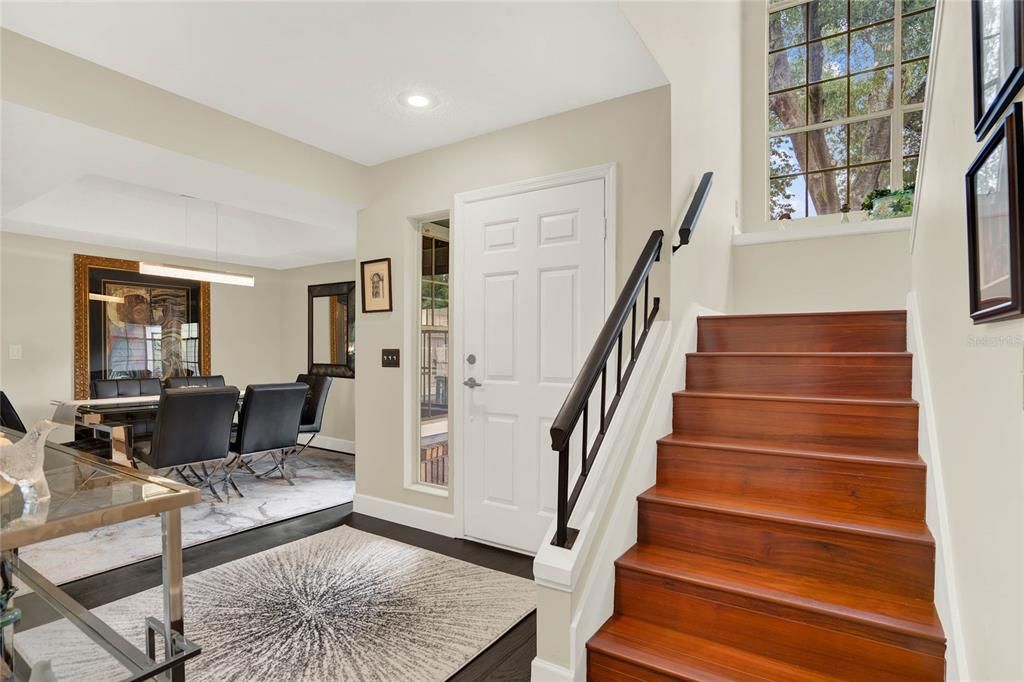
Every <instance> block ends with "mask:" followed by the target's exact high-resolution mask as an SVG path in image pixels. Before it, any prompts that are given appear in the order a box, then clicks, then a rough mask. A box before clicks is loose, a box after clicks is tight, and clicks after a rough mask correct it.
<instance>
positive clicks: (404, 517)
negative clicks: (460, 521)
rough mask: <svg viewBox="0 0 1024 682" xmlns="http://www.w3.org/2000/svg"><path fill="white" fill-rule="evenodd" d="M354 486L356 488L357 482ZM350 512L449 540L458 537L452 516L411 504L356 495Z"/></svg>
mask: <svg viewBox="0 0 1024 682" xmlns="http://www.w3.org/2000/svg"><path fill="white" fill-rule="evenodd" d="M356 485H357V486H358V482H357V483H356ZM352 511H354V512H356V513H357V514H366V515H367V516H374V517H376V518H378V519H384V520H385V521H391V522H392V523H400V524H402V525H403V526H410V527H412V528H418V529H420V530H425V531H427V532H428V533H437V534H438V535H444V536H445V537H449V538H453V537H456V536H457V535H458V534H457V533H456V532H455V516H454V515H453V514H446V513H444V512H438V511H434V510H432V509H423V508H422V507H414V506H412V505H411V504H403V503H401V502H394V501H392V500H385V499H382V498H380V497H371V496H370V495H362V494H360V493H356V497H355V500H353V504H352Z"/></svg>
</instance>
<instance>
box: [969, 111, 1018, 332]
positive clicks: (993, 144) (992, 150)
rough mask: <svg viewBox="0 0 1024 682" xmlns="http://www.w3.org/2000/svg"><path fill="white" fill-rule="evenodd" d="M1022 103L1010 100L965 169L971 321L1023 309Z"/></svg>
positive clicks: (1005, 315)
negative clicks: (1010, 105) (1005, 112)
mask: <svg viewBox="0 0 1024 682" xmlns="http://www.w3.org/2000/svg"><path fill="white" fill-rule="evenodd" d="M1022 160H1024V107H1022V106H1021V104H1020V102H1017V103H1015V104H1014V105H1013V108H1012V109H1011V110H1010V113H1009V115H1008V116H1006V118H1005V119H1003V122H1002V125H1001V126H1000V127H999V128H997V129H996V131H995V133H993V135H992V137H991V138H990V139H989V141H988V142H987V143H986V144H985V146H984V147H983V148H982V150H981V153H980V154H978V156H977V158H975V160H974V162H973V163H972V164H971V167H970V169H968V171H967V175H966V184H967V256H968V276H969V285H968V290H969V292H970V306H971V318H972V319H973V320H974V323H975V324H982V323H984V322H995V321H997V320H1006V319H1009V318H1013V317H1020V316H1021V315H1024V307H1022V302H1024V301H1022V298H1021V261H1022V260H1024V259H1022V254H1021V250H1022V242H1021V217H1022V216H1021V210H1022V207H1024V195H1022V190H1024V183H1022V179H1021V176H1020V171H1021V166H1020V164H1021V161H1022Z"/></svg>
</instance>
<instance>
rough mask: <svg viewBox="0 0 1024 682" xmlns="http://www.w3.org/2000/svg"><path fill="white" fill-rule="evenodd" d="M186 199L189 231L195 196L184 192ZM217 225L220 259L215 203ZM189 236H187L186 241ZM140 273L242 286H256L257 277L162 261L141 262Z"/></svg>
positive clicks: (217, 254)
mask: <svg viewBox="0 0 1024 682" xmlns="http://www.w3.org/2000/svg"><path fill="white" fill-rule="evenodd" d="M181 197H182V198H183V199H185V228H186V235H187V233H188V209H189V201H190V200H191V199H194V198H195V197H190V196H188V195H187V194H182V195H181ZM213 206H214V210H216V216H217V217H216V221H217V222H216V225H215V227H214V230H215V232H214V239H215V244H214V249H215V251H214V258H216V259H217V261H220V204H217V203H215V204H214V205H213ZM187 239H188V237H187V236H186V241H187ZM139 273H140V274H143V275H160V276H162V277H177V278H179V279H192V280H199V281H200V282H215V283H217V284H235V285H237V286H242V287H252V286H256V278H255V277H253V276H252V275H241V274H238V273H236V272H224V271H223V270H204V269H203V268H191V267H182V266H180V265H162V264H160V263H145V262H143V263H139Z"/></svg>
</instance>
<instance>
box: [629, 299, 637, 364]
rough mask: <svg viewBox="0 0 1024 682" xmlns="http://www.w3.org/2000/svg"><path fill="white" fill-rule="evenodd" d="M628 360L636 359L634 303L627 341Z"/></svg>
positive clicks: (634, 303) (634, 302)
mask: <svg viewBox="0 0 1024 682" xmlns="http://www.w3.org/2000/svg"><path fill="white" fill-rule="evenodd" d="M629 359H630V361H632V360H635V359H636V301H633V332H632V336H630V339H629Z"/></svg>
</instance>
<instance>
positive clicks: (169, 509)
mask: <svg viewBox="0 0 1024 682" xmlns="http://www.w3.org/2000/svg"><path fill="white" fill-rule="evenodd" d="M0 432H3V433H5V435H7V436H8V437H9V438H11V439H12V440H14V439H16V438H18V437H20V436H21V434H20V432H16V431H11V430H9V429H4V428H2V427H0ZM47 448H55V449H57V450H60V451H62V452H63V453H64V454H66V455H69V456H70V457H71V458H72V459H73V460H77V462H78V463H80V464H84V465H87V466H91V467H93V468H95V469H98V470H100V471H101V472H103V473H107V474H110V475H113V476H118V477H121V478H131V479H134V480H135V481H137V482H139V483H141V484H145V483H152V484H156V485H159V486H162V487H164V488H168V489H171V490H173V491H175V492H174V493H171V494H167V495H160V496H157V497H154V498H152V499H149V500H142V501H133V502H131V503H125V504H120V505H114V506H111V507H107V508H101V509H95V510H91V511H89V512H86V513H83V514H77V515H75V516H70V517H65V518H58V519H55V520H53V521H48V522H46V523H44V524H42V525H40V526H37V527H31V528H15V529H5V531H4V533H3V534H2V537H0V551H2V562H3V566H2V570H0V575H2V578H3V592H2V594H0V602H3V603H0V610H3V607H6V606H7V603H6V602H7V601H8V597H10V596H11V595H13V593H14V588H13V585H11V584H10V582H11V576H12V574H16V575H17V576H18V577H19V578H21V579H22V580H24V581H25V583H26V584H27V585H29V586H30V587H31V588H32V589H33V590H34V591H35V592H37V593H38V594H39V596H40V597H41V598H42V599H43V600H44V601H46V602H47V603H48V604H49V605H50V606H51V607H52V608H54V609H55V610H56V611H57V612H58V613H60V614H61V615H63V616H64V617H65V618H67V619H68V620H69V621H70V622H71V623H73V624H74V625H75V626H76V627H77V628H78V629H79V630H81V631H82V632H83V633H84V634H85V635H87V636H88V637H89V638H90V639H91V640H92V641H93V642H95V643H96V644H98V645H99V646H101V647H102V648H103V649H104V650H106V651H107V652H108V653H110V654H111V655H112V656H113V657H114V658H116V659H117V660H118V661H119V662H120V663H121V664H122V665H124V666H125V667H126V668H128V669H129V670H130V671H132V676H131V677H129V678H128V679H127V680H126V681H125V682H134V681H135V680H145V679H151V678H157V679H162V680H168V681H170V682H183V681H184V679H185V661H186V660H188V659H189V658H192V657H194V656H196V655H198V654H199V653H200V647H198V646H196V645H195V644H193V643H191V642H189V641H188V640H187V639H185V636H184V635H185V622H184V595H183V591H182V579H183V568H182V557H181V551H182V542H181V508H182V507H185V506H189V505H192V504H195V503H197V502H199V501H200V494H199V491H198V490H196V489H195V488H193V487H191V486H188V485H184V484H181V483H177V482H175V481H171V480H169V479H166V478H162V477H159V476H152V475H149V474H145V473H143V472H141V471H138V470H137V469H131V468H129V467H125V466H122V465H119V464H115V463H112V462H109V461H107V460H104V459H102V458H99V457H95V456H93V455H90V454H88V453H84V452H79V451H77V450H72V449H70V448H66V447H63V446H60V445H55V444H52V443H48V444H47ZM153 514H159V515H160V525H161V542H162V550H163V552H162V555H161V567H162V573H163V614H162V616H163V618H162V620H157V619H155V618H147V621H146V631H147V638H146V639H147V646H146V648H147V651H146V652H145V653H144V652H142V651H140V650H139V649H138V648H136V647H135V646H134V645H132V644H131V643H130V642H128V641H127V640H126V639H124V638H123V637H122V636H121V635H120V634H118V633H117V632H115V631H114V630H113V629H111V628H110V627H109V626H108V625H106V624H105V623H103V621H101V620H100V619H99V618H97V617H96V616H95V615H93V614H92V613H90V612H89V611H88V610H87V609H86V608H85V607H83V606H82V605H80V604H79V603H78V602H76V601H75V600H74V599H72V598H71V597H70V596H68V595H67V594H66V593H65V592H64V591H63V590H61V589H60V588H59V587H57V586H56V585H54V584H53V583H51V582H50V581H48V580H47V579H46V578H44V577H43V576H42V575H40V574H39V573H38V572H36V571H35V569H33V568H32V567H31V566H29V565H27V564H26V563H25V562H24V561H21V560H20V559H18V557H17V551H18V548H19V547H24V546H27V545H30V544H34V543H37V542H42V541H44V540H50V539H53V538H57V537H63V536H65V535H70V534H72V533H78V532H82V531H87V530H92V529H94V528H100V527H103V526H109V525H113V524H115V523H120V522H123V521H130V520H132V519H136V518H142V517H145V516H150V515H153ZM157 634H159V635H161V637H162V638H163V640H164V655H163V660H161V661H159V662H158V661H157V660H156V646H155V644H156V643H155V639H156V635H157ZM12 635H13V624H10V625H7V626H6V627H4V628H3V629H0V644H2V647H0V649H2V650H3V651H2V653H3V657H4V661H5V663H6V664H7V665H8V666H9V667H10V668H11V670H12V671H13V653H14V652H13V647H14V645H13V636H12ZM12 674H13V672H12Z"/></svg>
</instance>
